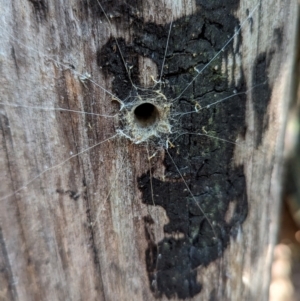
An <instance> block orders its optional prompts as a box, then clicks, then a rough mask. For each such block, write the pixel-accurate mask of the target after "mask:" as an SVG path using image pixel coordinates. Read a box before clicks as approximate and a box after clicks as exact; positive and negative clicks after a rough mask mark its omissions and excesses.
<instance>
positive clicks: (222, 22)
mask: <svg viewBox="0 0 300 301" xmlns="http://www.w3.org/2000/svg"><path fill="white" fill-rule="evenodd" d="M99 1H100V3H101V4H102V5H103V8H104V10H105V11H106V13H107V15H108V16H109V18H110V22H111V26H110V25H109V24H108V22H107V19H106V18H105V15H104V14H103V12H102V10H101V9H100V7H99V4H98V3H97V1H96V0H93V1H88V0H86V1H76V0H74V1H71V0H69V1H63V2H62V1H35V0H29V1H25V0H23V1H12V2H11V3H9V5H7V3H5V1H3V0H2V1H1V18H0V20H1V21H0V26H1V29H0V35H1V46H0V50H1V51H0V53H1V78H0V89H1V90H0V91H1V92H0V93H1V94H0V95H1V96H0V97H1V105H0V110H1V111H0V117H1V148H0V151H1V155H0V159H1V163H0V164H1V165H0V166H1V172H0V183H1V184H0V187H1V197H0V199H1V203H0V218H1V237H0V246H1V248H0V266H1V268H0V272H1V274H0V277H1V278H0V299H1V300H22V301H26V300H154V299H156V298H158V299H160V300H167V299H168V298H171V299H182V298H189V299H190V300H267V299H268V287H269V279H270V277H269V272H270V264H271V261H272V250H273V246H274V243H275V240H276V233H277V226H278V214H277V213H278V208H279V204H280V194H281V183H282V180H281V170H282V163H283V154H282V149H283V140H284V130H285V122H286V116H287V109H288V104H289V97H290V89H291V83H292V77H291V76H292V66H293V60H294V43H295V31H296V15H297V3H296V1H279V0H277V1H276V0H273V1H261V2H258V1H257V2H256V1H246V0H245V1H241V2H238V1H236V2H235V1H231V2H232V3H231V2H230V4H229V3H228V4H227V5H226V6H224V4H223V2H224V1H213V2H212V1H210V2H209V3H210V4H209V5H207V4H205V2H206V1H200V0H199V1H196V2H194V1H188V0H186V1H179V2H176V4H175V3H173V1H171V0H170V1H167V0H165V1H164V2H161V3H156V2H154V3H152V1H149V2H148V1H144V2H141V3H139V2H137V3H134V4H130V5H129V4H127V2H126V1H120V0H119V1H117V0H115V1H101V0H99ZM254 8H255V11H254V12H253V15H252V16H251V17H248V16H249V14H250V13H251V12H252V11H253V9H254ZM172 19H173V26H172V29H171V33H170V41H169V47H168V51H167V57H166V62H165V68H164V76H163V78H162V79H163V81H164V84H163V85H162V87H161V89H160V92H159V93H156V92H153V93H154V94H155V95H156V98H157V101H158V103H157V104H158V107H159V108H162V107H164V105H168V104H170V103H171V101H170V100H172V99H175V101H173V102H172V104H171V106H170V112H171V113H170V114H169V115H168V113H167V112H166V118H165V119H164V120H163V121H166V122H167V123H170V125H171V126H172V133H170V134H165V133H161V132H160V134H161V135H160V138H158V139H153V140H148V142H146V143H142V144H135V143H133V142H132V141H130V140H129V139H127V138H126V137H124V135H123V136H122V135H120V133H119V134H117V130H122V133H125V134H132V132H130V126H131V124H127V121H126V120H125V119H124V118H125V117H124V116H125V112H126V109H123V110H122V111H119V109H120V105H119V104H118V102H117V101H115V100H114V99H115V98H116V97H118V98H120V99H121V100H123V101H124V103H125V104H126V105H128V107H130V105H131V103H130V102H132V103H134V102H135V101H136V100H137V98H131V99H126V98H127V97H128V95H129V93H130V92H133V91H134V88H133V86H132V84H131V83H130V81H129V79H128V74H127V73H126V70H125V68H124V65H123V62H122V59H121V57H120V55H119V50H118V47H117V45H116V40H115V39H116V38H117V39H118V42H119V45H120V48H121V52H122V53H123V56H124V59H125V61H126V62H128V66H130V70H131V78H132V81H133V83H134V84H136V85H140V86H142V87H149V86H150V85H153V82H151V76H153V78H154V79H159V74H160V70H161V65H162V60H163V57H164V53H165V47H166V41H167V36H168V32H169V28H170V22H171V20H172ZM244 21H245V22H244ZM152 22H153V23H152ZM238 22H240V23H241V24H243V26H242V30H241V34H240V35H237V36H235V38H234V39H233V41H232V42H230V40H229V39H230V38H231V37H232V36H233V35H234V32H235V30H236V29H237V28H238ZM226 42H229V44H228V47H227V48H225V50H224V52H221V53H220V54H219V55H217V57H216V59H215V60H214V61H213V62H212V63H210V64H209V66H208V67H207V68H206V70H205V71H204V72H203V75H202V74H201V75H200V76H198V78H197V79H196V80H195V81H194V82H193V84H192V85H191V86H190V87H189V88H187V87H188V83H189V82H190V81H191V80H192V79H193V78H194V77H195V76H196V75H197V73H196V70H195V68H196V69H198V70H199V69H201V67H203V66H204V64H205V63H206V62H208V61H209V59H211V58H212V57H213V56H214V55H215V54H217V53H218V51H219V50H220V49H221V48H222V46H223V45H225V43H226ZM131 67H132V68H131ZM128 69H129V67H128ZM87 73H89V74H90V75H91V77H90V78H89V76H88V75H87ZM83 75H85V79H84V78H83V77H84V76H83ZM91 80H92V81H91ZM99 85H100V86H101V87H104V88H105V89H106V90H107V91H109V92H110V93H112V94H113V95H115V97H112V96H111V95H110V94H109V93H106V92H105V91H104V89H103V88H101V87H100V86H99ZM185 88H187V89H186V91H185V93H183V94H182V93H181V92H182V91H183V89H185ZM155 89H157V86H156V88H155ZM148 91H150V90H148ZM245 91H247V93H244V94H242V92H245ZM233 93H235V94H237V96H236V97H231V98H230V99H228V100H226V101H225V100H224V101H222V102H220V103H218V104H217V105H215V106H212V107H211V108H205V105H207V104H209V103H213V102H214V101H216V100H219V99H223V98H224V97H227V96H228V95H232V94H233ZM139 94H140V95H143V92H142V91H141V90H139ZM162 94H163V95H164V96H166V98H167V100H165V102H164V101H162V99H164V97H160V96H161V95H162ZM179 96H181V97H180V98H179V99H176V98H177V97H179ZM194 100H197V102H198V103H199V104H201V106H202V109H200V107H199V106H198V105H197V104H196V103H194V102H193V101H194ZM143 101H145V97H144V96H143ZM201 101H203V102H201ZM9 104H10V105H9ZM14 105H20V106H19V107H16V106H14ZM22 106H23V107H22ZM45 108H49V109H48V110H46V109H45ZM51 108H66V109H70V110H75V111H84V112H89V113H94V114H101V115H110V116H113V115H115V114H117V116H116V117H113V118H108V117H107V116H106V117H105V116H96V115H88V114H81V113H75V112H69V111H59V110H51ZM195 109H197V110H199V109H200V111H199V112H198V113H196V112H195ZM191 110H192V111H193V113H191V114H185V115H182V116H181V118H179V117H178V116H180V115H178V114H179V113H183V112H188V111H191ZM160 116H161V115H160ZM184 116H185V117H184ZM134 122H136V121H134ZM126 126H127V127H126ZM125 127H126V128H125ZM128 129H129V132H128V131H126V130H128ZM195 133H198V134H201V135H202V136H200V135H195ZM144 134H145V133H144ZM144 134H143V133H142V135H144ZM203 134H207V135H210V136H213V137H216V138H213V137H207V136H203ZM135 138H136V140H138V137H137V135H136V136H135ZM221 139H224V140H226V141H222V140H221ZM168 140H169V141H170V143H169V142H168ZM228 141H231V142H232V141H237V142H236V143H235V144H233V143H230V142H228ZM172 144H174V145H175V147H174V148H172V147H171V145H172ZM95 145H96V146H95ZM167 145H168V146H169V148H168V149H166V146H167ZM168 153H169V154H170V155H169V154H168ZM77 154H78V155H77ZM149 157H151V159H149ZM171 158H172V159H171ZM172 160H174V162H175V164H176V165H174V164H173V162H172ZM150 166H151V172H150ZM178 170H179V171H180V173H181V175H182V177H181V176H180V174H179V173H178ZM185 183H186V184H187V185H188V188H187V187H186V185H185ZM151 188H152V189H151ZM189 190H190V191H189ZM152 191H153V196H152ZM196 203H197V204H198V205H196ZM153 204H155V205H156V206H153ZM197 206H201V210H204V211H205V212H206V216H203V212H202V211H201V210H200V208H199V207H197ZM212 228H213V230H212Z"/></svg>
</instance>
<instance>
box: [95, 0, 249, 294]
mask: <svg viewBox="0 0 300 301" xmlns="http://www.w3.org/2000/svg"><path fill="white" fill-rule="evenodd" d="M217 2H218V1H216V2H214V5H213V6H212V7H210V8H208V9H206V10H201V9H199V10H198V11H197V12H196V13H195V14H194V15H191V16H188V17H184V18H180V19H178V20H176V21H174V22H173V25H172V26H173V27H172V30H171V35H170V39H169V46H168V50H167V54H166V58H165V65H164V66H162V62H163V59H164V55H165V46H166V44H167V38H168V32H169V29H170V24H164V25H157V24H155V23H152V22H144V20H143V19H142V18H139V17H138V16H134V14H132V15H131V18H132V20H131V24H132V26H133V31H132V34H133V35H134V39H133V43H132V44H130V45H127V44H126V43H125V41H124V40H122V39H118V41H119V43H120V45H121V46H120V48H121V52H122V55H123V57H124V60H125V61H126V62H127V61H128V62H130V63H131V64H132V65H133V66H132V68H131V69H130V70H131V72H130V75H131V80H132V82H133V83H134V84H135V85H137V84H138V75H139V70H138V69H137V67H136V66H137V65H138V64H137V63H138V57H139V56H143V57H148V58H150V59H151V60H153V62H155V64H156V65H157V67H158V70H159V72H158V73H159V74H160V71H161V68H164V69H163V78H162V80H163V83H164V84H163V85H161V91H160V92H161V93H162V94H163V95H164V96H165V97H166V104H168V103H172V106H171V113H170V124H171V125H172V129H173V131H172V133H171V134H170V135H169V136H168V137H167V139H168V140H169V141H171V142H172V145H174V147H173V148H169V149H168V150H166V153H165V160H164V165H165V179H164V181H162V180H160V179H156V178H150V171H149V172H148V173H146V174H144V175H142V176H141V177H139V178H138V179H137V181H138V186H139V189H140V190H141V192H142V202H143V203H144V204H147V205H149V206H152V205H153V201H154V203H155V205H156V206H161V207H162V208H164V210H165V211H166V214H167V216H168V218H169V223H168V224H166V225H162V227H163V231H164V233H165V238H164V239H163V240H161V241H160V242H158V243H155V237H154V236H153V235H154V232H153V231H152V226H153V223H154V222H155V221H154V220H153V219H152V218H151V217H150V216H148V217H146V218H145V220H144V227H145V237H146V240H147V242H148V248H147V250H146V253H145V254H146V266H147V272H148V276H149V285H150V288H151V290H152V291H153V293H154V296H155V297H157V298H160V297H161V296H163V295H165V296H167V297H168V298H172V297H176V296H177V297H178V298H181V299H185V298H189V297H193V296H195V295H196V294H198V293H200V292H201V289H202V287H203V285H204V284H203V283H199V282H198V281H197V267H200V266H207V265H209V264H210V263H211V262H213V261H215V260H216V259H218V258H219V257H221V256H222V254H223V251H224V250H225V249H226V247H227V246H228V244H229V239H230V237H235V236H236V235H237V232H238V231H239V229H240V227H241V225H242V224H243V222H244V221H245V219H246V217H247V213H248V199H247V194H246V182H245V175H244V168H243V166H242V165H240V166H235V165H234V163H233V155H234V148H235V141H236V139H237V137H239V136H242V135H243V134H244V132H245V130H246V125H245V110H246V106H245V104H246V95H245V94H243V93H241V92H245V91H246V90H247V87H246V84H245V80H244V77H243V73H242V70H241V69H240V72H241V74H242V75H241V76H240V78H239V79H237V80H233V81H232V82H235V84H231V83H230V82H229V81H228V79H227V76H226V74H225V75H224V73H222V72H221V69H222V64H223V63H224V62H225V64H226V65H229V63H230V64H232V63H233V65H234V66H235V64H236V61H235V54H236V53H238V52H239V49H240V44H241V43H242V41H241V37H239V36H238V37H236V43H235V46H234V45H233V43H229V44H228V45H227V47H226V48H225V49H224V51H222V52H220V54H219V55H217V56H216V58H215V59H214V60H213V61H211V60H212V59H213V58H214V56H215V55H216V54H217V53H218V52H219V51H220V50H221V49H222V47H223V46H224V45H225V43H226V42H228V39H229V37H232V36H233V34H234V30H235V28H237V27H238V26H239V22H238V20H237V19H235V17H234V16H233V14H232V13H231V12H232V11H231V10H230V8H231V6H226V7H225V6H224V5H222V4H221V2H218V3H217ZM198 4H199V3H198ZM236 5H237V2H234V1H233V2H232V8H235V7H236ZM199 8H200V7H199ZM132 11H133V10H132ZM132 11H131V12H132ZM225 15H226V18H223V17H222V18H221V16H225ZM114 43H115V40H114V39H110V40H109V41H108V43H107V44H106V45H104V46H103V47H102V48H101V49H99V50H98V53H97V60H98V65H99V67H101V68H102V70H103V71H104V73H105V74H110V75H113V76H114V81H113V93H115V94H116V95H117V96H118V97H120V98H121V99H122V100H124V102H125V103H128V102H130V95H131V94H132V91H134V87H133V86H132V84H131V82H130V78H129V74H128V71H127V70H126V68H125V67H124V62H122V58H121V56H120V54H119V52H118V49H116V47H115V46H114ZM114 49H115V51H112V50H114ZM229 54H231V56H232V57H233V62H229V61H228V59H227V57H228V55H229ZM108 62H109V63H108ZM207 64H208V65H207ZM137 93H138V91H137ZM140 93H141V94H143V92H140ZM196 106H198V108H200V110H199V112H197V111H196V110H195V107H196ZM163 139H166V138H165V137H164V138H161V140H162V141H164V142H165V141H166V140H163ZM154 142H155V143H159V142H161V141H159V139H156V140H155V141H154ZM160 145H162V143H161V144H160ZM178 171H179V172H178ZM151 182H152V183H151ZM151 186H152V188H153V195H154V197H152V191H151ZM233 203H234V206H230V205H232V204H233ZM229 207H233V208H234V209H233V212H231V214H230V218H228V214H227V211H228V210H229ZM175 233H177V234H180V235H179V236H178V235H174V234H175Z"/></svg>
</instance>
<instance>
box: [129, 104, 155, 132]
mask: <svg viewBox="0 0 300 301" xmlns="http://www.w3.org/2000/svg"><path fill="white" fill-rule="evenodd" d="M133 113H134V116H135V120H136V122H137V123H139V124H140V126H141V127H148V126H152V125H153V124H155V123H156V122H157V120H158V119H159V112H158V109H157V108H156V106H155V105H153V104H152V103H150V102H146V103H143V104H140V105H138V106H137V107H135V108H134V111H133Z"/></svg>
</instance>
